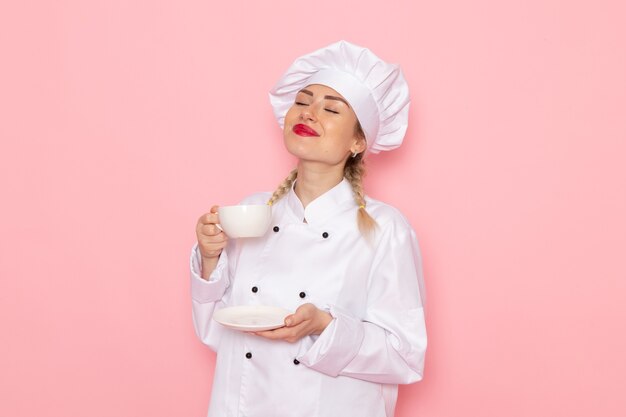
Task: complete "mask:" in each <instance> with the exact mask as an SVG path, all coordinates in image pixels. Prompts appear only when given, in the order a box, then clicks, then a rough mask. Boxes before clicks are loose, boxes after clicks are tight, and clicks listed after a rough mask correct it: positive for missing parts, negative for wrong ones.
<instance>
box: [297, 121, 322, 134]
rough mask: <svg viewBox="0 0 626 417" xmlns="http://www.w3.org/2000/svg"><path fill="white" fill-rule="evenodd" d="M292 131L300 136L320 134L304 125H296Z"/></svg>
mask: <svg viewBox="0 0 626 417" xmlns="http://www.w3.org/2000/svg"><path fill="white" fill-rule="evenodd" d="M292 130H293V133H295V134H296V135H298V136H319V133H317V132H316V131H315V130H313V129H311V128H310V127H308V126H307V125H303V124H302V123H299V124H297V125H295V126H294V127H293V129H292Z"/></svg>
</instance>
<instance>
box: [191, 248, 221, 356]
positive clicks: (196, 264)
mask: <svg viewBox="0 0 626 417" xmlns="http://www.w3.org/2000/svg"><path fill="white" fill-rule="evenodd" d="M201 268H202V264H201V257H200V251H199V249H198V244H197V243H196V244H195V245H194V246H193V249H192V250H191V257H190V269H191V302H192V317H193V326H194V329H195V331H196V335H197V336H198V338H199V339H200V340H201V341H202V343H204V344H206V345H208V346H209V347H211V348H212V349H213V350H217V346H218V342H219V339H220V335H221V332H222V330H223V329H222V326H220V325H219V324H218V323H216V322H215V321H214V320H213V312H214V311H215V310H216V309H219V308H221V307H222V306H223V305H224V298H225V297H226V295H227V289H228V287H229V286H230V279H231V277H230V276H229V268H228V251H227V250H224V251H222V254H221V255H220V259H219V261H218V263H217V266H216V267H215V269H214V270H213V272H212V273H211V276H210V277H209V279H208V280H205V279H203V278H202V277H201Z"/></svg>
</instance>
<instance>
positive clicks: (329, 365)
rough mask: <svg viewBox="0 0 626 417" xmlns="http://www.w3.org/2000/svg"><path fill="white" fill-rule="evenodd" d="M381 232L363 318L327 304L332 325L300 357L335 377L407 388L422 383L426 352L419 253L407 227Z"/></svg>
mask: <svg viewBox="0 0 626 417" xmlns="http://www.w3.org/2000/svg"><path fill="white" fill-rule="evenodd" d="M381 233H382V237H381V240H380V243H379V245H378V246H377V248H376V251H375V254H374V259H373V263H372V268H371V270H370V276H369V277H368V288H367V291H368V293H367V300H368V301H367V307H366V311H365V313H364V315H363V317H356V316H355V314H354V313H352V312H350V311H347V310H346V309H344V308H342V307H340V306H337V305H334V306H329V313H330V314H331V315H332V316H333V320H332V322H331V323H330V324H329V325H328V327H327V328H326V329H325V330H324V331H323V332H322V334H321V335H320V336H319V337H318V338H317V339H316V340H315V343H313V345H312V346H311V348H310V349H308V351H307V352H306V353H305V354H304V355H302V356H301V357H299V358H298V359H299V360H300V362H301V363H303V364H305V365H306V366H308V367H310V368H312V369H315V370H317V371H319V372H322V373H324V374H327V375H330V376H333V377H335V376H338V375H343V376H349V377H353V378H358V379H362V380H366V381H371V382H377V383H386V384H408V383H412V382H416V381H419V380H421V379H422V376H423V370H424V359H425V353H426V325H425V318H424V295H425V294H424V288H423V277H422V262H421V254H420V250H419V246H418V242H417V238H416V236H415V233H414V232H413V230H412V229H411V227H410V226H408V224H406V225H397V224H396V225H393V224H392V225H389V227H385V230H384V231H383V232H381Z"/></svg>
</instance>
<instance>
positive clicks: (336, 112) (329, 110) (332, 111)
mask: <svg viewBox="0 0 626 417" xmlns="http://www.w3.org/2000/svg"><path fill="white" fill-rule="evenodd" d="M324 110H326V111H328V112H331V113H335V114H339V112H338V111H334V110H331V109H324Z"/></svg>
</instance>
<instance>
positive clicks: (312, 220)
mask: <svg viewBox="0 0 626 417" xmlns="http://www.w3.org/2000/svg"><path fill="white" fill-rule="evenodd" d="M295 185H296V182H295V181H294V183H293V185H292V186H291V190H289V194H288V195H287V206H288V207H289V209H290V210H291V212H292V213H293V214H294V215H295V216H296V217H297V218H298V219H300V220H301V221H302V220H304V219H306V222H307V223H309V224H319V223H322V222H323V221H325V220H326V219H327V218H328V217H329V216H331V215H333V214H337V212H338V209H339V208H340V207H341V206H345V205H346V203H349V202H352V205H353V206H356V203H355V202H354V195H353V191H352V186H351V185H350V183H349V182H348V180H347V179H345V178H344V179H343V180H342V181H341V182H340V183H339V184H337V185H335V186H334V187H333V188H331V189H330V190H328V191H326V192H325V193H324V194H322V195H320V196H319V197H317V198H316V199H315V200H313V201H311V202H310V203H309V204H308V205H307V206H306V209H305V208H304V207H303V206H302V202H301V201H300V199H299V198H298V196H297V195H296V193H295V191H294V187H295Z"/></svg>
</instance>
